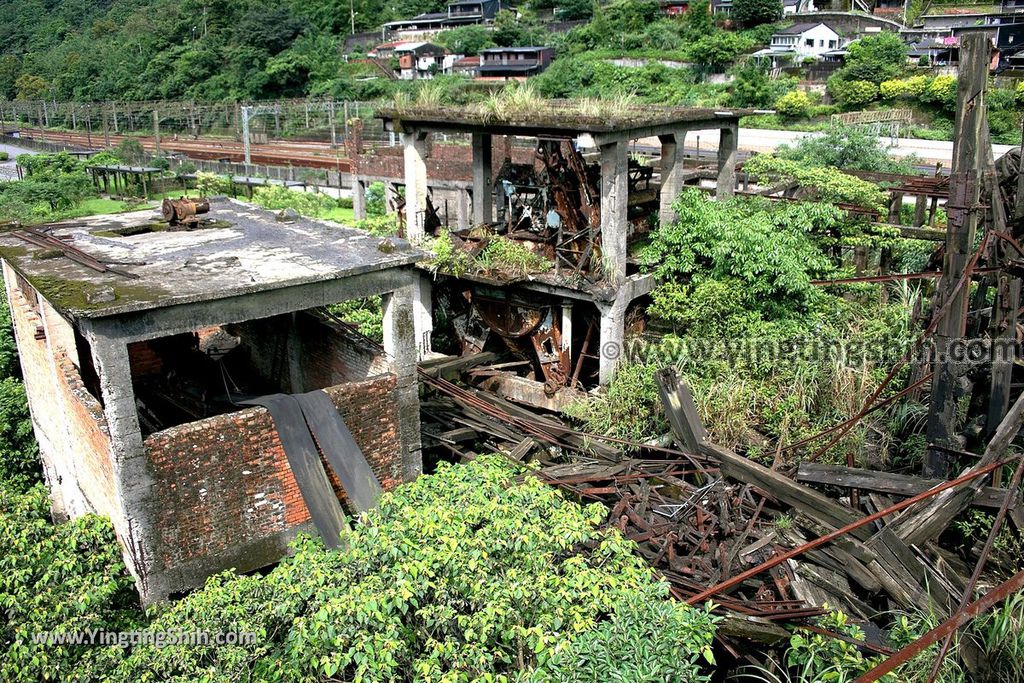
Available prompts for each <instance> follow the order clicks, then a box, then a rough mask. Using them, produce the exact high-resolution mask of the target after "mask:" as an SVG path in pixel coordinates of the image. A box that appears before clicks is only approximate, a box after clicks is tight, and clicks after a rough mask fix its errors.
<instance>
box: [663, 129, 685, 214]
mask: <svg viewBox="0 0 1024 683" xmlns="http://www.w3.org/2000/svg"><path fill="white" fill-rule="evenodd" d="M659 139H660V140H661V206H660V208H659V209H658V220H659V221H661V224H662V225H668V224H669V223H672V222H673V221H675V219H676V212H675V211H673V210H672V202H674V201H675V200H676V198H677V197H678V196H679V193H680V192H682V190H683V156H682V154H683V149H684V147H685V141H686V131H682V132H680V133H675V134H672V135H661V136H659Z"/></svg>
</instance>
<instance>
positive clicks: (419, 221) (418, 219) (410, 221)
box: [402, 131, 430, 240]
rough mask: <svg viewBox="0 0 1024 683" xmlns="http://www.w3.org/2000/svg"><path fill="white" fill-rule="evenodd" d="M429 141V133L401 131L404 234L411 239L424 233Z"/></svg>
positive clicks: (415, 238) (418, 237) (417, 237)
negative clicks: (403, 179)
mask: <svg viewBox="0 0 1024 683" xmlns="http://www.w3.org/2000/svg"><path fill="white" fill-rule="evenodd" d="M429 142H430V135H429V133H423V132H419V131H412V132H410V133H402V151H403V154H404V156H405V225H406V228H405V236H406V237H407V238H408V239H411V240H417V239H420V238H422V237H423V235H424V228H423V222H424V216H425V213H424V211H425V210H426V206H427V157H428V156H429V154H430V152H429Z"/></svg>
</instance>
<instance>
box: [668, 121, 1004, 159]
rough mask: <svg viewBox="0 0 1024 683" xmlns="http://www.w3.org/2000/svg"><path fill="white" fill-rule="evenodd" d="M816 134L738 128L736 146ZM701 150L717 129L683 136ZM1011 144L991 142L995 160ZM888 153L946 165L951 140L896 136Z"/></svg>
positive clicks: (749, 147) (750, 147)
mask: <svg viewBox="0 0 1024 683" xmlns="http://www.w3.org/2000/svg"><path fill="white" fill-rule="evenodd" d="M812 135H820V133H801V132H797V131H791V130H765V129H761V128H740V135H739V148H740V151H744V152H772V151H774V150H775V149H776V148H777V147H778V146H779V145H783V144H786V145H791V144H793V143H795V142H796V141H797V140H799V139H800V138H804V137H807V136H812ZM698 137H699V139H700V142H699V145H700V148H701V150H705V149H717V148H718V131H717V130H704V131H694V132H691V133H688V134H687V135H686V149H687V151H694V150H696V148H697V145H698ZM1012 147H1013V145H993V146H992V153H993V154H994V155H995V158H996V159H998V158H999V157H1001V156H1002V155H1003V154H1005V153H1006V152H1007V151H1009V150H1010V149H1011V148H1012ZM889 152H890V154H892V155H893V156H895V157H905V156H907V155H909V154H916V155H917V156H918V157H919V158H920V159H921V161H923V162H925V163H928V164H934V163H936V162H942V164H943V166H945V167H946V168H949V166H950V165H951V164H952V162H953V143H952V142H947V141H945V140H917V139H914V138H897V140H896V144H895V145H894V146H893V147H891V148H890V149H889Z"/></svg>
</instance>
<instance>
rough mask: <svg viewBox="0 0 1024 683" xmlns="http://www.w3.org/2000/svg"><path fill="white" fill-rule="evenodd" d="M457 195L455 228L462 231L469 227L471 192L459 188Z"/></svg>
mask: <svg viewBox="0 0 1024 683" xmlns="http://www.w3.org/2000/svg"><path fill="white" fill-rule="evenodd" d="M455 193H456V195H455V227H457V228H458V229H459V230H462V229H464V228H468V227H469V191H468V190H466V189H464V188H459V189H457V190H456V191H455Z"/></svg>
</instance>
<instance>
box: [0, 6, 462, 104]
mask: <svg viewBox="0 0 1024 683" xmlns="http://www.w3.org/2000/svg"><path fill="white" fill-rule="evenodd" d="M352 3H354V4H351V6H350V0H308V1H301V0H231V1H230V2H229V1H228V0H114V1H113V2H110V1H109V0H99V1H97V2H94V1H92V0H0V36H2V37H3V38H2V41H3V42H2V47H0V54H2V56H0V98H10V97H15V96H21V97H24V98H29V99H32V98H36V97H38V96H40V95H43V94H45V95H46V96H48V97H54V98H56V99H58V100H67V99H75V100H102V99H159V98H196V99H207V100H210V99H216V100H219V99H228V98H230V99H249V98H252V99H255V98H262V97H270V96H273V97H288V96H292V95H295V96H300V95H306V94H327V93H331V94H337V95H344V94H346V93H343V92H335V89H336V86H337V85H338V84H336V83H334V82H333V81H334V80H335V79H337V78H338V77H339V74H340V73H342V72H345V71H347V70H346V69H342V68H341V67H342V65H343V60H344V56H343V55H344V49H343V47H344V37H345V35H347V34H348V33H350V31H351V27H350V23H351V14H350V10H351V9H353V8H354V10H355V27H356V31H367V30H376V29H377V28H378V27H379V26H380V24H381V23H382V22H385V21H389V20H390V19H393V18H400V17H408V16H412V15H415V14H417V13H419V12H425V11H433V10H435V9H440V8H443V7H444V2H443V0H389V1H388V2H384V0H352ZM349 75H350V76H351V75H352V74H349Z"/></svg>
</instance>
